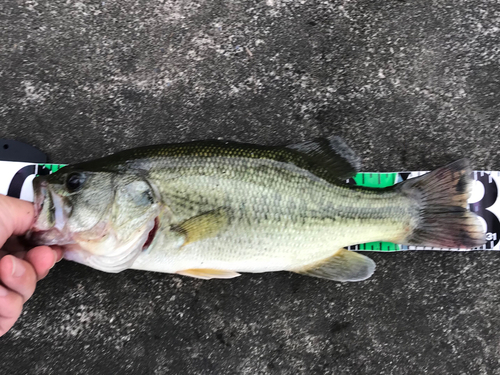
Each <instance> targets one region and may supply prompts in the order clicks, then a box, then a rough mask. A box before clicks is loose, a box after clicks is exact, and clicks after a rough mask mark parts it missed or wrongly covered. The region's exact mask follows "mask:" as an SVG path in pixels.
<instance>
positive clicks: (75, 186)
mask: <svg viewBox="0 0 500 375" xmlns="http://www.w3.org/2000/svg"><path fill="white" fill-rule="evenodd" d="M86 178H87V177H86V176H85V175H84V174H83V173H81V172H73V173H70V174H69V175H68V177H66V189H67V190H68V191H69V192H70V193H74V192H77V191H78V190H80V189H81V188H82V187H83V184H84V183H85V180H86Z"/></svg>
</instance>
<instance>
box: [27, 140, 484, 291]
mask: <svg viewBox="0 0 500 375" xmlns="http://www.w3.org/2000/svg"><path fill="white" fill-rule="evenodd" d="M358 165H359V163H358V161H357V158H356V156H355V155H354V153H353V151H352V150H351V149H350V148H349V147H347V146H346V145H345V144H344V143H343V142H342V141H341V140H340V139H339V138H336V137H332V138H328V139H320V140H315V141H311V142H305V143H301V144H295V145H289V146H283V147H271V146H268V147H265V146H256V145H248V144H239V143H232V142H220V141H199V142H191V143H185V144H174V145H158V146H150V147H142V148H137V149H132V150H128V151H123V152H120V153H117V154H115V155H111V156H107V157H104V158H101V159H98V160H93V161H88V162H84V163H80V164H74V165H70V166H66V167H64V168H62V169H60V170H59V171H58V172H56V173H54V174H51V175H49V176H43V177H42V176H41V177H37V178H35V180H34V182H33V184H34V190H35V210H36V221H35V223H34V225H33V228H32V230H31V231H30V232H29V233H28V235H27V237H28V239H29V240H30V241H32V242H33V243H35V244H44V245H60V246H62V247H63V249H64V257H65V258H66V259H68V260H72V261H76V262H79V263H82V264H85V265H87V266H90V267H93V268H96V269H99V270H102V271H106V272H120V271H122V270H125V269H129V268H132V269H140V270H148V271H158V272H167V273H177V274H182V275H188V276H192V277H198V278H202V279H210V278H231V277H236V276H239V272H270V271H291V272H297V273H301V274H306V275H310V276H315V277H320V278H326V279H331V280H337V281H360V280H365V279H367V278H369V277H370V276H371V275H372V273H373V272H374V269H375V264H374V262H373V261H372V260H371V259H370V258H368V257H366V256H364V255H361V254H359V253H355V252H352V251H348V250H346V249H344V247H346V246H349V245H354V244H357V243H364V242H371V241H389V242H396V243H402V244H414V245H425V246H436V247H449V248H471V247H476V246H480V245H482V244H484V243H485V241H486V240H485V230H484V228H483V225H482V223H481V221H480V220H479V218H478V217H477V216H476V215H475V214H474V213H472V212H470V211H468V210H467V199H468V197H469V194H470V191H471V186H472V180H471V178H470V173H471V170H470V167H469V164H468V162H467V160H465V159H462V160H459V161H456V162H454V163H452V164H449V165H448V166H445V167H442V168H440V169H437V170H435V171H433V172H431V173H428V174H426V175H424V176H421V177H419V178H415V179H411V180H408V181H405V182H402V183H400V184H397V185H395V186H392V187H389V188H384V189H369V188H362V187H356V186H351V185H348V184H347V183H346V179H348V178H349V177H352V176H353V175H354V174H355V173H356V172H357V170H358Z"/></svg>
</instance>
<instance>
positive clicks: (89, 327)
mask: <svg viewBox="0 0 500 375" xmlns="http://www.w3.org/2000/svg"><path fill="white" fill-rule="evenodd" d="M499 38H500V6H499V4H498V1H496V0H495V1H494V0H489V1H487V0H482V1H480V0H472V1H465V0H435V1H429V0H415V1H396V0H387V1H369V0H359V1H355V0H351V1H349V0H344V1H320V0H295V1H291V0H290V1H285V0H258V1H218V0H211V1H207V0H110V1H108V0H104V1H103V0H101V1H95V0H81V1H78V0H3V1H2V2H0V129H1V135H2V137H5V138H14V139H17V140H21V141H25V142H28V143H31V144H33V145H35V146H37V147H39V148H41V149H42V150H44V151H45V152H47V153H48V154H49V155H50V157H51V159H52V161H54V162H61V163H62V162H76V161H81V160H85V159H88V158H92V157H98V156H103V155H106V154H109V153H111V152H114V151H118V150H122V149H125V148H130V147H133V146H137V145H146V144H153V143H168V142H180V141H188V140H195V139H209V138H210V139H213V138H221V139H231V140H238V141H244V142H256V143H262V144H282V143H288V142H298V141H303V140H307V139H311V138H314V137H318V136H328V135H332V134H337V135H340V136H342V137H343V138H344V139H345V140H346V142H347V143H349V144H350V145H351V146H352V147H353V148H354V149H355V150H356V151H357V153H358V154H359V155H360V156H361V159H362V161H363V164H364V169H365V170H370V171H391V170H428V169H430V168H434V167H436V166H439V165H441V164H444V163H447V162H450V161H452V160H454V159H457V158H459V157H462V156H467V157H469V158H470V159H471V160H472V162H473V165H474V167H475V168H476V169H496V170H500V161H499V159H498V157H499V153H500V147H499V146H500V138H499V135H498V131H499V124H498V118H499V112H500V104H499V101H500V66H499V63H500V47H499V46H500V43H499ZM370 256H371V257H372V258H373V259H374V260H375V261H376V262H377V266H378V268H377V271H376V273H375V275H374V277H373V278H372V279H370V280H368V281H366V282H362V283H357V284H340V283H335V282H328V281H323V280H316V279H312V278H307V277H305V276H300V275H293V274H288V273H274V274H263V275H251V274H246V275H243V276H242V277H239V278H237V279H234V280H223V281H217V280H215V281H199V280H194V279H190V278H186V277H181V276H172V275H163V274H157V273H147V272H139V271H125V272H123V273H120V274H117V275H113V274H105V273H101V272H99V271H95V270H92V269H90V268H86V267H84V266H81V265H77V264H73V263H70V262H64V261H63V262H61V263H59V264H58V265H57V267H56V268H55V269H54V270H53V271H52V272H51V274H50V276H49V277H48V278H47V279H45V280H44V281H42V282H40V284H39V287H38V289H37V293H36V294H35V296H34V297H33V298H32V299H31V300H30V301H29V302H28V303H27V305H26V308H25V310H24V312H23V315H22V318H21V319H20V321H19V322H18V323H17V325H16V326H15V327H14V329H12V330H11V331H10V332H9V334H7V335H6V336H4V337H2V338H0V353H1V354H0V373H1V374H115V373H116V374H118V373H120V374H424V373H428V374H500V332H499V328H500V317H499V313H498V311H499V309H498V305H499V303H500V297H499V295H500V294H499V293H500V292H499V290H500V280H499V276H498V275H499V272H498V270H499V269H500V254H498V253H494V252H489V253H488V252H482V253H481V252H473V253H446V252H443V253H440V252H408V253H396V254H371V255H370Z"/></svg>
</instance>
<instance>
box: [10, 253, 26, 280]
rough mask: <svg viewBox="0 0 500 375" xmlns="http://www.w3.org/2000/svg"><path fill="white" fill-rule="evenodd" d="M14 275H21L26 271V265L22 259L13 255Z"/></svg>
mask: <svg viewBox="0 0 500 375" xmlns="http://www.w3.org/2000/svg"><path fill="white" fill-rule="evenodd" d="M11 259H12V276H14V277H21V276H22V275H24V272H26V267H24V264H23V262H22V261H21V260H19V259H17V258H14V257H12V258H11Z"/></svg>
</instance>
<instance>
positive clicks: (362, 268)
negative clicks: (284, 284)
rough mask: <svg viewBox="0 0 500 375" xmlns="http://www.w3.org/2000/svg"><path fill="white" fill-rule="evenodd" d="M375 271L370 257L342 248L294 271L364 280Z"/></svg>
mask: <svg viewBox="0 0 500 375" xmlns="http://www.w3.org/2000/svg"><path fill="white" fill-rule="evenodd" d="M374 271H375V262H374V261H373V260H371V259H370V258H368V257H366V256H364V255H361V254H358V253H355V252H353V251H349V250H345V249H342V250H340V251H339V252H338V253H336V254H335V255H333V256H331V257H329V258H327V259H324V260H323V261H320V262H317V263H315V264H313V265H310V266H307V267H304V268H302V269H299V270H293V272H296V273H300V274H302V275H307V276H313V277H319V278H322V279H329V280H335V281H362V280H366V279H368V278H369V277H370V276H371V275H372V274H373V272H374Z"/></svg>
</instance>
